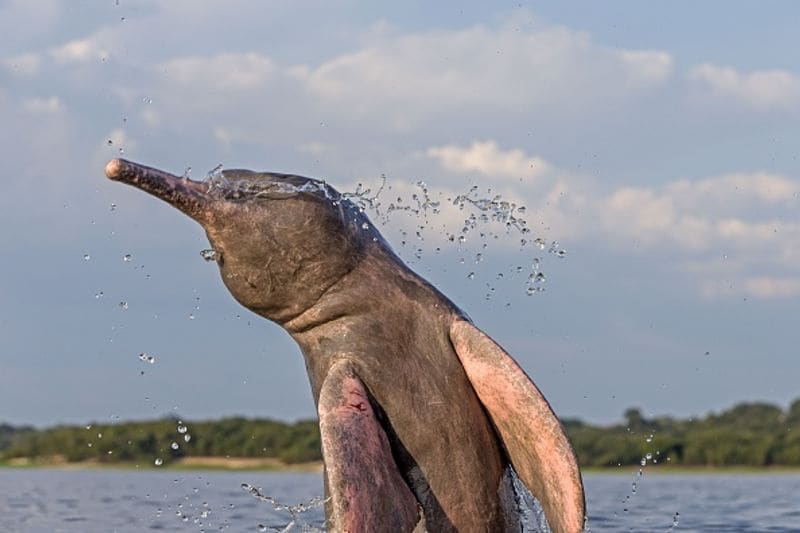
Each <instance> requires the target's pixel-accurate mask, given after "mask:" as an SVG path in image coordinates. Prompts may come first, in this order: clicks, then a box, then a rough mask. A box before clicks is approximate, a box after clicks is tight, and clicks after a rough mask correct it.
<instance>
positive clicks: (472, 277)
mask: <svg viewBox="0 0 800 533" xmlns="http://www.w3.org/2000/svg"><path fill="white" fill-rule="evenodd" d="M467 278H468V279H475V272H470V273H469V274H467Z"/></svg>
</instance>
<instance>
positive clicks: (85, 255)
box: [83, 254, 92, 261]
mask: <svg viewBox="0 0 800 533" xmlns="http://www.w3.org/2000/svg"><path fill="white" fill-rule="evenodd" d="M91 258H92V256H91V255H89V254H83V260H84V261H88V260H90V259H91Z"/></svg>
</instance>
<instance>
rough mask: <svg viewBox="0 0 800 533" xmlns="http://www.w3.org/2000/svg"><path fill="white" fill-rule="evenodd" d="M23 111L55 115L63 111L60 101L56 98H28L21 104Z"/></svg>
mask: <svg viewBox="0 0 800 533" xmlns="http://www.w3.org/2000/svg"><path fill="white" fill-rule="evenodd" d="M22 107H23V108H24V109H25V111H28V112H29V113H34V114H41V113H56V112H58V111H61V110H62V109H63V106H62V104H61V100H60V99H59V98H58V97H57V96H50V97H48V98H29V99H27V100H25V101H24V102H23V103H22Z"/></svg>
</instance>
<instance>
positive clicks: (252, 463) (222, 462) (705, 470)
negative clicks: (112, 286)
mask: <svg viewBox="0 0 800 533" xmlns="http://www.w3.org/2000/svg"><path fill="white" fill-rule="evenodd" d="M28 468H31V469H37V468H41V469H46V468H58V469H62V470H141V471H155V470H181V471H182V470H186V471H193V470H198V471H199V470H207V471H208V470H211V471H221V472H236V471H260V472H298V473H322V471H323V463H322V461H311V462H306V463H293V464H289V463H284V462H283V461H280V460H278V459H274V458H256V457H214V456H195V457H184V458H181V459H178V460H173V461H171V462H169V463H164V464H163V465H161V466H156V465H155V464H153V463H136V462H99V461H79V462H69V461H66V460H65V459H64V458H62V457H49V458H37V459H31V458H29V457H20V458H16V459H12V460H9V461H4V462H0V469H28ZM640 468H641V467H639V466H636V465H630V466H623V467H618V466H615V467H607V468H603V467H587V468H582V469H581V473H582V474H583V475H593V474H619V475H635V474H636V473H637V472H638V471H639V469H640ZM643 473H644V474H647V475H653V474H656V475H681V474H705V475H717V474H728V475H730V474H745V475H746V474H800V467H797V466H781V465H775V466H744V465H742V466H685V465H681V466H665V465H659V466H654V465H648V466H646V467H644V468H643Z"/></svg>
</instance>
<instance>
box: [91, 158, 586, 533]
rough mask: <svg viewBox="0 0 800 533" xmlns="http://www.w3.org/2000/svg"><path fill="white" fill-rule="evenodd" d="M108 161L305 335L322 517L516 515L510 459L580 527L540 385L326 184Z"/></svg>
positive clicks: (563, 444)
mask: <svg viewBox="0 0 800 533" xmlns="http://www.w3.org/2000/svg"><path fill="white" fill-rule="evenodd" d="M106 174H107V175H108V177H109V178H111V179H114V180H118V181H122V182H125V183H128V184H130V185H134V186H137V187H138V188H140V189H143V190H145V191H147V192H149V193H151V194H153V195H155V196H157V197H159V198H161V199H162V200H165V201H167V202H168V203H170V204H171V205H173V206H175V207H177V208H178V209H180V210H181V211H183V212H184V213H186V214H187V215H189V216H190V217H192V218H194V219H195V220H197V221H198V222H199V223H200V224H201V225H202V226H203V227H204V229H205V230H206V233H207V235H208V238H209V241H210V243H211V246H212V247H213V248H214V250H216V251H217V254H216V258H217V262H218V264H219V267H220V272H221V275H222V279H223V282H224V283H225V285H226V286H227V287H228V289H229V290H230V292H231V294H232V295H233V296H234V298H236V299H237V300H238V301H239V302H240V303H242V304H243V305H245V306H246V307H248V308H249V309H251V310H252V311H254V312H256V313H258V314H260V315H262V316H264V317H265V318H267V319H269V320H272V321H274V322H277V323H278V324H280V325H281V326H282V327H283V328H284V329H286V331H288V332H289V334H290V335H291V336H292V337H293V338H294V339H295V341H297V343H298V344H299V345H300V347H301V349H302V352H303V355H304V357H305V361H306V367H307V369H308V374H309V380H310V382H311V389H312V393H313V395H314V400H315V402H316V404H317V407H318V412H319V415H320V429H321V434H322V441H323V455H324V459H325V466H326V491H327V492H328V496H329V500H328V507H327V509H326V511H327V516H328V521H329V522H328V525H329V527H330V528H331V529H332V530H337V531H338V530H341V531H378V530H386V531H395V530H411V529H414V528H417V529H418V530H419V528H422V527H424V528H427V529H428V530H430V531H451V530H458V531H503V530H507V529H508V528H514V527H518V525H517V524H518V522H517V518H518V517H517V516H516V513H515V511H516V509H515V506H514V502H513V501H509V499H508V498H507V497H505V496H504V495H506V496H507V494H508V492H509V486H508V484H509V481H508V480H509V478H508V475H507V470H508V468H509V464H510V465H513V468H514V470H515V471H516V473H517V474H518V475H519V478H520V479H521V480H522V482H523V483H524V484H525V485H526V486H527V487H528V489H530V490H531V492H532V493H533V494H534V495H535V496H536V497H537V498H538V499H539V501H540V502H541V504H542V506H543V509H544V511H545V515H546V517H547V520H548V522H549V524H550V526H551V528H552V530H553V531H557V532H561V531H569V532H573V531H580V530H582V528H583V523H584V512H585V511H584V497H583V486H582V482H581V477H580V472H579V470H578V466H577V462H576V460H575V455H574V453H573V451H572V448H571V447H570V445H569V442H568V441H567V439H566V436H565V435H564V432H563V430H562V428H561V425H560V424H559V422H558V419H557V418H556V417H555V415H554V414H553V412H552V410H551V409H550V406H549V405H548V404H547V401H546V400H545V399H544V397H543V396H542V395H541V393H540V392H539V390H538V389H537V388H536V386H535V385H534V384H533V382H532V381H531V380H530V379H529V378H528V376H527V375H525V373H524V372H523V371H522V369H521V368H520V367H519V366H518V365H517V364H516V363H515V362H514V360H513V359H512V358H511V357H510V356H509V355H508V354H507V353H506V352H505V351H504V350H503V349H502V348H501V347H500V346H498V345H497V344H496V343H495V342H494V341H492V339H491V338H489V337H488V336H486V335H485V334H484V333H483V332H481V331H480V330H479V329H477V328H476V327H475V326H474V325H473V324H472V323H471V322H470V321H469V320H468V319H467V318H466V317H465V315H464V314H463V313H462V312H461V311H460V310H459V309H458V308H457V307H456V306H455V305H453V304H452V303H451V302H450V301H449V300H448V299H447V298H446V297H445V296H444V295H442V294H441V293H440V292H439V291H437V290H436V289H435V288H434V287H433V286H431V285H430V284H429V283H427V282H426V281H425V280H423V279H422V278H420V277H419V276H417V275H416V274H415V273H414V272H412V271H411V270H410V269H409V268H408V267H406V265H405V264H403V262H402V261H401V260H400V259H399V258H398V257H397V256H395V254H394V253H393V252H392V251H391V249H390V247H389V246H388V244H387V243H386V242H385V241H384V240H383V238H382V237H381V235H380V233H379V232H378V231H377V230H376V229H375V228H374V227H373V226H372V224H371V223H370V222H369V220H368V218H367V217H366V215H365V214H363V213H362V212H360V210H359V209H357V208H356V207H355V206H354V205H353V204H352V203H351V202H349V201H348V200H346V199H343V198H342V197H341V195H339V193H338V192H336V191H335V190H334V189H333V188H331V187H330V186H328V185H327V184H325V183H323V182H321V181H318V180H313V179H309V178H303V177H301V176H294V175H287V174H275V173H256V172H251V171H245V170H235V171H226V172H223V173H222V174H221V175H220V176H218V177H216V178H215V179H213V180H211V182H210V183H200V182H195V181H192V180H188V179H186V178H178V177H176V176H173V175H171V174H168V173H165V172H162V171H159V170H156V169H151V168H148V167H144V166H142V165H137V164H135V163H131V162H127V161H124V160H114V161H111V162H110V163H109V164H108V166H107V167H106Z"/></svg>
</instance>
